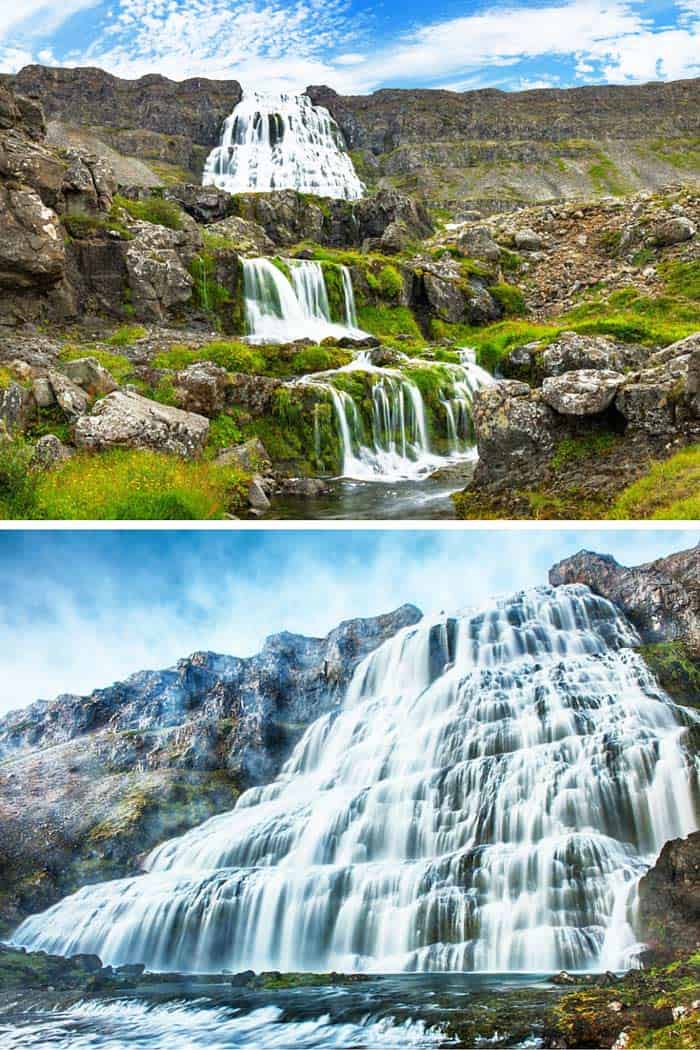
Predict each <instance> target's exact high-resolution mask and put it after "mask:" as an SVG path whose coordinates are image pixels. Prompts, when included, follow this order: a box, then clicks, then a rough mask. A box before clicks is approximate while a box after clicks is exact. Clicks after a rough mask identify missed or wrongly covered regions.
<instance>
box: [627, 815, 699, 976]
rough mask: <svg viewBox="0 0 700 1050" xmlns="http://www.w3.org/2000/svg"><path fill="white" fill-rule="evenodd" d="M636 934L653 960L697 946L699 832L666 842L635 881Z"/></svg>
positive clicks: (681, 952)
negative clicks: (637, 899)
mask: <svg viewBox="0 0 700 1050" xmlns="http://www.w3.org/2000/svg"><path fill="white" fill-rule="evenodd" d="M638 925H639V930H638V932H639V935H640V936H641V938H642V939H643V940H644V941H645V942H646V943H647V944H648V945H649V947H650V952H651V957H652V959H653V961H655V962H658V961H665V960H667V959H669V958H673V957H674V956H679V955H684V954H688V953H691V952H696V951H697V950H698V948H699V947H700V832H698V831H696V832H695V833H694V834H692V835H689V836H688V838H687V839H673V841H671V842H667V843H666V845H665V846H664V848H663V849H662V851H661V854H660V855H659V859H658V860H657V861H656V864H655V865H654V866H653V867H652V868H650V869H649V871H648V872H647V874H646V875H645V876H644V878H643V879H642V880H641V882H640V883H639V911H638Z"/></svg>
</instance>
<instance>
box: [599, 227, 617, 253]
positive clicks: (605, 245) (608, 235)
mask: <svg viewBox="0 0 700 1050" xmlns="http://www.w3.org/2000/svg"><path fill="white" fill-rule="evenodd" d="M621 240H622V231H621V230H604V231H603V232H602V233H601V235H600V237H599V238H598V244H599V245H600V247H601V248H602V249H603V251H604V252H606V253H607V254H608V255H617V253H618V252H619V250H620V241H621Z"/></svg>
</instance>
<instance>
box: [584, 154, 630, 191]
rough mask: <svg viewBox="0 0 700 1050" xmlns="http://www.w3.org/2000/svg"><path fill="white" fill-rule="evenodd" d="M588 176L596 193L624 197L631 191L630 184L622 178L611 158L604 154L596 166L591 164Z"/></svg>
mask: <svg viewBox="0 0 700 1050" xmlns="http://www.w3.org/2000/svg"><path fill="white" fill-rule="evenodd" d="M588 175H589V177H590V179H591V182H592V183H593V188H594V189H595V191H596V193H600V194H604V195H608V194H609V195H610V196H613V197H622V196H624V194H625V193H629V191H630V186H629V183H628V182H627V181H626V180H625V179H624V178H623V177H622V175H621V173H620V172H619V171H618V169H617V168H616V166H615V165H614V164H613V162H612V161H611V160H610V158H609V157H606V156H604V155H603V154H601V155H600V159H599V160H598V161H596V163H595V164H591V166H590V167H589V169H588Z"/></svg>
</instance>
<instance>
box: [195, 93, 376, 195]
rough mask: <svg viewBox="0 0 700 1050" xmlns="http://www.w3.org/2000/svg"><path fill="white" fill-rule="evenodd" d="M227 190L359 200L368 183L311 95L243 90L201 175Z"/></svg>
mask: <svg viewBox="0 0 700 1050" xmlns="http://www.w3.org/2000/svg"><path fill="white" fill-rule="evenodd" d="M202 184H203V185H204V186H217V187H218V188H219V189H221V190H226V191H227V192H228V193H246V192H252V191H257V192H267V191H269V190H285V189H292V190H297V191H298V192H299V193H313V194H316V195H317V196H320V197H339V198H342V199H344V200H356V199H357V198H359V197H361V196H362V195H363V193H364V186H363V184H362V183H361V182H360V180H359V179H358V177H357V175H356V174H355V169H354V167H353V163H352V160H351V158H350V156H349V154H348V153H347V152H346V151H345V145H344V143H343V137H342V135H341V133H340V129H339V128H338V125H337V124H336V122H335V121H334V120H333V118H332V117H331V115H330V113H329V112H328V110H327V109H325V108H324V107H323V106H314V105H312V103H311V99H310V98H309V97H308V96H307V95H287V94H282V95H270V94H264V93H260V92H253V93H251V94H247V95H245V96H244V98H243V99H242V101H241V102H239V104H238V105H237V106H236V108H235V110H234V111H233V113H232V114H231V116H230V117H229V118H228V119H227V120H226V123H225V125H224V133H223V136H222V139H221V145H220V146H218V147H217V148H216V149H215V150H213V151H212V153H211V154H210V155H209V158H208V160H207V162H206V165H205V168H204V176H203V179H202Z"/></svg>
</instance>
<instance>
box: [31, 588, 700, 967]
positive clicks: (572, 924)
mask: <svg viewBox="0 0 700 1050" xmlns="http://www.w3.org/2000/svg"><path fill="white" fill-rule="evenodd" d="M457 569H458V567H456V570H457ZM637 643H638V639H637V637H636V635H635V632H634V630H633V628H632V627H631V626H630V625H629V623H628V622H627V621H626V620H625V619H624V618H623V617H622V616H621V614H620V613H618V612H617V610H616V609H615V607H614V606H613V605H611V604H610V603H609V602H607V601H605V600H604V599H602V598H599V597H596V596H594V595H593V594H591V592H590V591H589V590H588V589H587V588H586V587H583V586H581V585H572V586H567V587H561V588H557V589H553V588H550V587H543V588H537V589H535V590H533V591H528V592H525V593H520V594H516V595H514V596H513V597H510V598H502V599H498V600H495V601H493V602H492V603H490V604H489V605H488V606H487V607H486V608H484V609H482V610H480V611H476V612H470V613H465V614H462V615H460V616H456V617H451V618H447V617H445V616H444V615H443V616H440V617H437V618H433V619H432V620H430V619H426V620H425V621H422V622H421V623H419V624H418V625H417V626H413V627H409V628H406V629H404V630H402V631H400V632H399V633H398V634H397V635H396V636H395V637H394V638H393V639H391V640H390V641H388V642H386V643H385V644H383V645H382V646H380V648H378V649H377V650H376V651H375V652H374V653H372V654H371V655H370V656H369V657H367V658H366V659H365V660H364V661H363V662H362V663H361V664H360V665H359V667H358V668H357V670H356V671H355V674H354V676H353V678H352V681H351V683H350V685H349V687H348V690H347V693H346V696H345V699H344V702H343V705H342V708H341V709H340V710H339V711H338V712H337V713H334V714H328V715H325V716H323V717H322V718H320V719H319V720H318V721H317V722H315V723H314V724H313V725H312V726H310V727H309V729H308V730H307V732H306V733H305V735H304V736H303V738H302V739H301V740H300V741H299V743H298V745H297V747H296V749H295V750H294V752H293V754H292V755H291V757H290V759H289V761H288V762H287V765H286V766H285V768H284V770H283V771H282V773H281V774H280V776H279V777H278V778H277V780H276V781H275V782H274V783H272V784H270V785H269V786H267V787H261V788H255V789H253V790H251V791H248V792H246V793H245V794H244V795H243V796H241V798H240V799H239V801H238V804H237V806H236V807H235V809H234V810H232V811H231V812H230V813H226V814H223V815H221V816H218V817H214V818H213V819H212V820H209V821H207V822H206V823H204V824H202V825H201V826H200V827H198V828H195V829H193V830H192V831H190V832H188V833H187V834H186V835H183V836H182V837H180V838H176V839H173V840H171V841H170V842H166V843H165V844H163V845H162V846H160V847H158V848H157V849H155V850H154V851H153V852H152V853H151V854H150V856H149V858H148V860H147V870H148V874H146V875H143V876H139V877H136V878H131V879H123V880H120V881H116V882H107V883H102V884H100V885H96V886H87V887H85V888H84V889H82V890H80V891H79V892H78V893H76V894H74V895H73V896H72V897H68V898H66V899H65V900H63V901H61V902H60V903H59V904H57V905H56V906H54V907H53V908H51V909H50V910H49V911H48V912H46V913H44V914H42V915H39V916H34V917H32V918H30V919H27V920H26V921H25V922H24V923H23V924H22V926H21V927H20V928H19V930H18V931H17V933H16V934H15V936H14V941H15V943H17V944H21V945H25V946H26V947H28V948H32V949H45V950H47V951H49V952H55V951H58V952H61V953H62V954H66V955H70V954H73V953H75V952H95V953H97V954H98V955H100V957H101V958H103V959H105V960H107V961H108V962H110V963H113V964H119V963H126V962H145V963H146V964H147V965H148V966H149V967H150V968H153V969H164V970H169V969H179V970H188V971H213V970H220V969H222V968H226V969H231V970H243V969H246V968H249V967H250V968H253V969H256V970H266V969H267V970H269V969H279V970H316V971H321V972H327V971H329V970H333V969H335V970H340V971H346V972H347V971H352V970H361V971H362V970H364V971H368V970H370V971H385V972H397V971H429V970H477V971H491V970H493V971H517V970H522V971H534V972H551V971H554V970H558V969H561V968H567V969H573V970H584V969H599V968H602V967H610V968H617V967H624V966H626V965H628V964H629V962H630V957H631V954H632V953H633V952H634V950H635V947H636V946H635V944H634V937H633V934H632V931H631V928H630V925H629V919H630V914H631V908H632V907H633V904H634V895H635V887H636V884H637V882H638V880H639V877H640V876H641V875H642V873H643V872H644V871H645V869H646V867H647V865H648V864H650V863H652V862H653V860H654V859H655V857H656V855H657V854H658V852H659V850H660V848H661V846H662V844H663V843H664V842H665V841H666V840H667V839H670V838H674V837H676V836H680V835H687V834H688V833H690V832H691V831H693V830H694V829H695V828H696V827H697V821H698V814H697V812H696V810H695V801H694V800H695V798H696V795H695V792H696V790H697V769H696V763H695V761H694V760H693V759H691V758H690V757H689V756H688V754H687V753H686V750H685V744H684V741H685V738H686V737H687V728H688V727H689V726H691V725H694V724H697V722H698V720H699V719H698V715H697V714H696V713H695V712H692V711H689V710H686V709H684V708H680V707H678V706H676V705H675V704H673V703H672V702H671V700H670V699H669V698H668V696H666V695H665V694H664V693H663V692H662V691H661V690H660V688H659V686H658V685H657V684H656V682H655V680H654V679H653V677H652V676H651V674H650V673H649V671H648V669H647V667H646V665H645V664H644V662H643V660H642V658H641V657H640V656H639V655H638V653H637V652H636V651H635V650H634V649H633V648H631V647H632V646H634V645H636V644H637Z"/></svg>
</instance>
